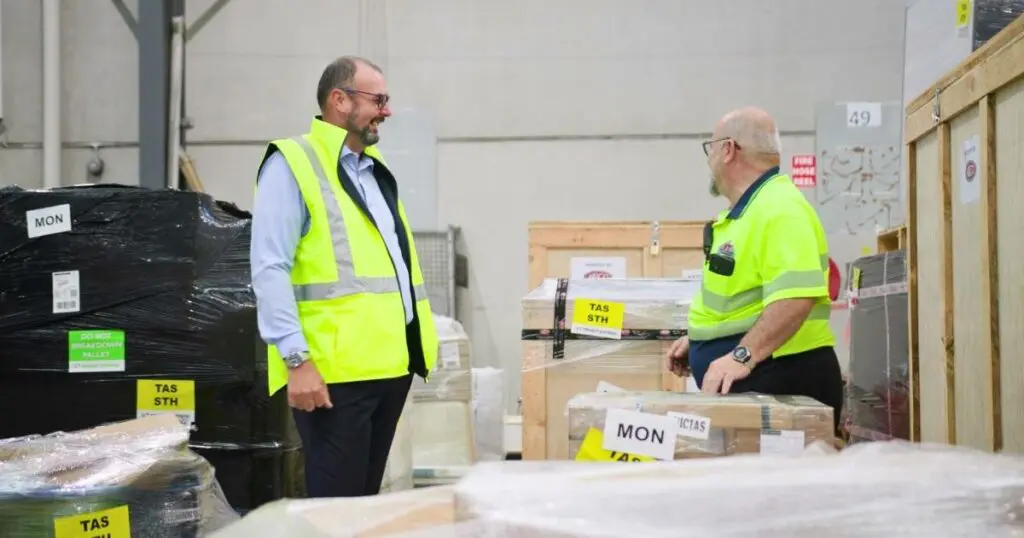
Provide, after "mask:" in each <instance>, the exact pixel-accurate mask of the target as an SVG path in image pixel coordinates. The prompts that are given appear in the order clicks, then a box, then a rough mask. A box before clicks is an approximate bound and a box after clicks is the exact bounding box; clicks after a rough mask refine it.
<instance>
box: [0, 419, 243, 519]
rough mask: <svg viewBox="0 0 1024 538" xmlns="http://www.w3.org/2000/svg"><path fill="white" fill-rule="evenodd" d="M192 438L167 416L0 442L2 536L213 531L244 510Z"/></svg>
mask: <svg viewBox="0 0 1024 538" xmlns="http://www.w3.org/2000/svg"><path fill="white" fill-rule="evenodd" d="M187 441H188V429H187V428H186V427H184V426H182V425H181V424H179V423H178V421H177V420H176V419H175V418H174V417H170V416H166V415H165V416H153V417H146V418H143V419H138V420H133V421H129V422H123V423H115V424H109V425H105V426H101V427H98V428H94V429H92V430H85V431H78V432H71V433H55V434H51V435H46V436H31V437H21V438H14V439H7V440H5V441H3V442H0V476H2V477H3V479H2V480H0V536H3V537H4V538H47V537H51V536H52V537H56V538H59V537H61V536H84V535H82V534H74V532H75V531H77V532H81V531H82V530H91V531H95V532H96V535H97V536H101V535H102V536H107V535H108V534H103V533H110V534H109V535H112V536H129V535H131V536H146V537H147V538H193V537H202V536H206V535H207V534H208V533H210V532H211V531H214V530H216V529H219V528H221V527H223V526H225V525H227V524H228V523H231V522H233V521H235V520H236V519H237V518H238V516H237V514H235V512H234V511H233V510H232V509H231V508H230V507H229V506H228V504H227V501H226V499H225V498H224V495H223V493H222V491H221V489H220V486H219V484H218V483H217V480H216V479H215V478H214V471H213V468H212V467H211V466H210V464H209V463H208V462H207V461H206V460H204V459H203V458H202V457H200V456H198V455H197V454H195V453H194V452H192V451H189V450H187V449H186V448H185V446H186V443H187ZM90 536H91V535H90Z"/></svg>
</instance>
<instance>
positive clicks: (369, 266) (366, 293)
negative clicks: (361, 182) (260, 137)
mask: <svg viewBox="0 0 1024 538" xmlns="http://www.w3.org/2000/svg"><path fill="white" fill-rule="evenodd" d="M345 136H346V131H345V130H344V129H341V128H339V127H336V126H334V125H331V124H329V123H326V122H324V121H321V120H320V119H314V120H313V125H312V127H311V128H310V132H309V133H308V134H306V135H302V136H297V137H293V138H287V139H280V140H274V141H273V142H271V143H270V145H269V147H268V150H267V153H266V156H265V157H264V160H265V159H266V157H268V156H270V155H271V154H272V153H273V149H275V148H276V149H277V150H278V151H280V152H281V154H282V155H283V156H284V158H285V159H286V160H287V161H288V166H289V167H291V170H292V173H293V174H294V175H295V180H296V182H297V183H298V186H299V190H300V191H301V193H302V198H303V200H304V201H305V203H306V208H307V209H308V211H309V217H310V225H309V231H308V232H307V233H306V234H305V235H304V236H303V237H302V239H301V240H299V244H298V248H297V249H296V252H295V262H294V265H293V267H292V274H291V276H292V286H293V287H294V290H295V300H296V303H297V305H298V313H299V322H300V323H301V324H302V333H303V335H305V337H306V341H307V343H308V345H309V353H310V357H311V360H313V362H314V363H315V364H316V367H317V369H318V370H319V371H320V375H321V376H323V379H324V382H325V383H328V384H330V383H346V382H351V381H367V380H374V379H390V378H395V377H400V376H403V375H405V374H407V373H408V372H409V371H410V360H409V346H408V343H407V342H406V334H407V332H406V323H405V319H406V316H405V306H404V305H403V302H402V296H401V292H400V290H399V284H398V278H397V277H396V274H395V266H394V264H393V263H392V261H391V256H390V254H389V253H388V250H387V247H386V246H385V244H384V240H383V239H382V238H381V235H380V232H379V231H378V230H377V228H376V227H375V226H374V224H373V221H372V220H370V218H369V217H368V216H367V215H366V214H364V213H363V211H362V210H361V209H360V208H359V206H358V205H357V204H356V203H355V202H354V201H353V200H352V198H350V197H349V195H348V194H347V193H346V192H345V190H344V189H343V188H342V186H341V180H340V178H339V177H338V159H339V156H340V155H341V151H342V146H343V144H344V142H345ZM365 154H366V155H367V156H370V157H373V158H374V159H375V160H376V161H377V162H376V166H385V165H384V159H383V157H382V156H381V154H380V151H379V150H377V148H375V147H369V148H366V150H365ZM351 179H352V180H353V181H355V180H356V178H351ZM257 188H258V187H257ZM398 213H399V216H400V219H401V224H402V226H401V231H404V232H405V234H406V237H407V239H408V243H409V255H410V258H411V259H410V260H408V262H409V263H408V265H409V269H410V271H411V272H412V282H411V284H412V288H413V290H412V291H413V297H414V300H415V302H414V304H415V309H416V316H415V319H414V320H413V323H417V322H418V323H419V331H418V332H419V334H420V340H421V342H420V343H421V344H422V348H423V359H424V362H425V365H424V366H425V368H426V372H430V371H431V370H433V369H434V365H435V363H436V362H437V346H438V337H437V331H436V329H435V327H434V318H433V315H432V314H431V311H430V303H429V301H428V300H427V292H426V288H425V286H424V283H423V273H422V271H421V270H420V263H419V257H418V256H417V254H416V245H415V244H414V243H413V236H412V232H411V231H410V230H409V227H408V224H407V223H408V218H407V217H406V215H405V208H404V207H403V205H402V203H401V201H399V202H398ZM401 231H399V233H401ZM267 369H268V385H269V390H270V394H274V393H275V392H277V391H278V390H280V389H281V387H283V386H285V384H287V381H288V371H287V367H286V366H285V364H284V361H283V360H282V357H281V353H280V352H279V351H278V350H277V348H276V347H274V346H269V349H268V355H267ZM426 372H424V374H425V373H426Z"/></svg>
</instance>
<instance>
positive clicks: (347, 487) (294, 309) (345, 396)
mask: <svg viewBox="0 0 1024 538" xmlns="http://www.w3.org/2000/svg"><path fill="white" fill-rule="evenodd" d="M316 98H317V103H318V105H319V107H320V115H319V116H316V117H315V118H314V119H313V123H312V126H311V127H310V132H309V133H308V134H305V135H302V136H296V137H292V138H286V139H280V140H275V141H273V142H271V143H270V144H269V146H268V147H267V151H266V153H265V155H264V156H263V160H262V162H261V163H260V168H259V172H258V177H257V188H256V199H255V203H254V204H253V222H252V250H251V264H252V282H253V290H254V291H255V294H256V302H257V313H258V319H259V329H260V335H261V336H262V338H263V340H264V341H266V343H267V345H268V356H267V371H268V385H269V387H268V388H269V392H270V394H271V395H273V394H274V393H276V392H277V391H279V390H280V389H281V388H284V387H287V394H288V403H289V405H290V406H291V407H292V408H293V415H294V417H295V424H296V426H297V428H298V431H299V436H300V437H301V438H302V445H303V449H304V452H305V459H306V486H307V494H308V496H310V497H353V496H363V495H375V494H377V493H378V492H379V491H380V486H381V480H382V479H383V476H384V468H385V464H386V463H387V457H388V451H389V450H390V448H391V442H392V440H393V438H394V435H395V429H396V427H397V424H398V419H399V417H400V416H401V413H402V408H403V405H404V403H405V400H406V396H407V395H408V392H409V387H410V384H411V382H412V376H413V374H416V375H419V376H421V377H423V378H424V379H425V378H426V377H427V373H428V372H429V371H431V370H432V369H433V368H434V364H435V362H436V360H437V333H436V331H435V329H434V323H433V317H432V315H431V312H430V305H429V304H428V301H427V294H426V291H425V289H424V285H423V275H422V273H421V270H420V267H419V261H418V260H417V256H416V247H415V245H414V244H413V237H412V234H411V233H410V231H409V227H408V219H407V218H406V216H405V210H404V208H403V206H402V203H401V201H399V199H398V185H397V183H396V182H395V178H394V176H392V174H391V172H390V171H389V170H388V168H387V165H386V164H385V162H384V159H383V157H382V156H381V154H380V152H379V151H378V150H377V148H376V147H375V146H374V144H376V143H377V141H378V140H379V139H380V133H379V128H380V124H381V123H382V122H383V121H385V120H386V119H387V118H388V117H389V116H390V115H391V110H390V109H389V108H388V93H387V85H386V83H385V81H384V75H383V73H382V72H381V70H380V68H379V67H377V66H375V65H374V64H372V63H371V62H369V61H367V60H365V59H361V58H356V57H342V58H339V59H337V60H335V61H334V62H332V63H331V64H330V65H328V66H327V68H326V69H324V72H323V75H321V77H320V83H319V85H318V86H317V90H316Z"/></svg>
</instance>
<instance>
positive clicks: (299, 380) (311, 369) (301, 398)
mask: <svg viewBox="0 0 1024 538" xmlns="http://www.w3.org/2000/svg"><path fill="white" fill-rule="evenodd" d="M288 405H290V406H292V407H294V408H295V409H298V410H300V411H312V410H314V409H316V408H318V407H324V408H327V409H330V408H332V407H334V406H333V405H331V397H330V395H328V394H327V385H325V384H324V378H323V377H321V376H320V371H319V370H317V369H316V364H313V361H311V360H309V361H306V362H304V363H302V365H301V366H299V367H298V368H292V369H290V370H288Z"/></svg>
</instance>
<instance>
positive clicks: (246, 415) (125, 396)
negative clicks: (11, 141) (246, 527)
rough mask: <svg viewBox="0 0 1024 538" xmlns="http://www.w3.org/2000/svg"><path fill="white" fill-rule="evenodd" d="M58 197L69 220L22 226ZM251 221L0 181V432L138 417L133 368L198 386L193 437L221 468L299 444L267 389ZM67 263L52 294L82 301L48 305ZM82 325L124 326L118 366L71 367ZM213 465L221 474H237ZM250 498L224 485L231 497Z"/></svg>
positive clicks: (228, 210) (104, 193)
mask: <svg viewBox="0 0 1024 538" xmlns="http://www.w3.org/2000/svg"><path fill="white" fill-rule="evenodd" d="M63 204H68V205H69V206H70V216H71V226H70V228H71V229H70V230H69V231H65V232H62V233H54V234H51V235H44V236H40V237H34V238H30V237H29V234H28V231H27V226H28V225H27V223H26V212H27V211H30V210H35V209H39V208H47V207H54V206H60V205H63ZM250 230H251V220H250V215H249V214H248V213H246V212H244V211H241V210H239V209H237V208H236V207H234V206H232V205H230V204H225V203H221V202H217V201H215V200H213V199H212V198H211V197H209V196H207V195H204V194H198V193H193V192H186V191H153V190H148V189H142V188H135V187H123V186H116V185H115V186H110V185H101V186H88V187H71V188H63V189H55V190H52V191H27V190H22V189H19V188H17V187H14V188H5V189H0V407H3V408H5V409H18V410H19V411H18V412H17V413H10V414H8V415H6V418H5V419H4V420H3V421H0V437H14V436H22V435H29V434H35V433H44V432H51V431H71V430H78V429H84V428H89V427H92V426H95V425H96V424H99V423H104V422H112V421H120V420H126V419H130V418H135V417H136V416H137V414H139V413H140V407H139V406H138V404H137V397H139V398H141V397H142V396H141V394H139V391H140V386H139V382H140V380H150V381H156V380H183V381H186V382H188V383H192V384H194V390H195V393H194V403H195V405H194V415H193V417H192V418H194V423H193V428H192V433H191V442H192V443H193V444H197V445H201V446H204V447H206V451H207V452H210V453H213V454H215V456H216V457H217V458H219V459H220V460H221V461H222V462H224V463H223V467H224V468H225V469H229V468H244V466H245V465H247V464H248V465H256V464H259V463H262V464H265V465H267V466H268V468H267V469H263V470H259V469H257V470H255V471H253V470H249V471H247V474H248V475H253V474H265V475H266V474H270V475H273V474H274V473H275V472H278V471H277V469H279V468H280V466H279V465H278V464H277V463H276V462H275V458H261V459H258V460H257V463H256V464H253V463H237V464H236V463H233V462H234V461H235V460H236V459H237V460H238V461H240V462H252V461H253V460H252V458H251V454H252V453H253V452H258V453H261V454H264V453H266V452H267V451H278V452H280V454H279V455H278V456H277V457H276V460H280V459H281V458H282V457H283V454H284V453H286V452H295V449H296V448H297V447H299V446H300V443H299V441H298V436H297V434H296V432H295V428H294V424H292V418H291V412H290V410H289V408H288V406H287V401H286V398H285V394H284V393H283V392H280V393H278V394H276V395H275V396H274V397H273V398H270V397H268V395H267V377H266V375H267V374H266V371H267V368H266V348H265V346H264V345H263V343H262V342H261V341H260V338H259V334H258V331H257V324H256V303H255V297H254V295H253V292H252V288H251V278H250V272H249V239H250ZM69 271H77V272H78V278H77V280H78V293H77V294H75V295H76V297H77V298H76V299H73V298H72V297H70V295H66V294H65V295H62V296H61V298H60V300H62V301H64V300H77V301H79V304H78V305H77V306H78V307H79V311H78V312H70V313H54V312H55V310H59V308H58V305H57V304H55V302H56V300H57V299H55V296H54V295H55V285H56V284H55V282H54V280H55V277H54V273H60V272H69ZM63 306H67V305H66V304H65V305H63ZM82 330H97V331H123V334H124V340H123V342H124V343H123V347H121V348H120V349H123V357H124V366H123V371H102V372H93V371H88V372H83V371H72V370H73V368H72V366H71V364H72V363H71V359H70V356H71V354H72V352H71V351H69V348H70V346H71V345H72V344H71V339H72V338H73V337H72V336H71V335H72V334H73V333H72V331H82ZM114 345H115V347H120V344H114ZM118 352H120V350H118ZM79 364H80V363H79ZM211 459H216V458H213V457H211ZM275 465H277V466H276V467H275ZM217 468H218V478H219V479H220V480H221V481H222V482H224V483H226V484H234V483H238V482H239V480H243V479H236V477H232V476H228V475H226V474H225V473H226V472H227V471H222V470H221V466H220V465H218V466H217ZM285 477H286V478H287V479H288V480H291V479H293V478H292V477H290V476H288V475H285ZM284 480H285V479H282V480H279V481H278V483H280V482H281V481H284ZM225 489H228V488H225ZM234 489H235V488H232V490H233V492H234ZM287 489H288V488H282V490H281V491H279V492H276V493H266V494H260V495H256V497H266V498H265V499H264V500H272V498H278V497H280V496H281V495H282V494H284V492H285V491H286V490H287ZM251 497H253V495H251V494H248V493H247V494H244V495H243V494H238V493H235V494H229V495H228V498H229V500H230V501H231V502H232V504H233V505H235V506H238V503H241V504H243V505H247V504H248V503H249V501H248V499H249V498H251ZM240 508H241V509H249V508H252V506H240Z"/></svg>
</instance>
